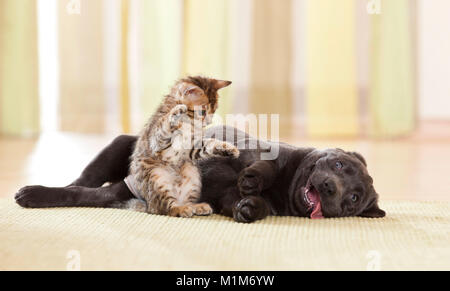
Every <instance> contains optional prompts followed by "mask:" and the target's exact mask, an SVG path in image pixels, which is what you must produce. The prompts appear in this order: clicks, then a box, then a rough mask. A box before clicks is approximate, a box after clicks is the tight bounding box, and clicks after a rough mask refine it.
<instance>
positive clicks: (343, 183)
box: [15, 127, 385, 223]
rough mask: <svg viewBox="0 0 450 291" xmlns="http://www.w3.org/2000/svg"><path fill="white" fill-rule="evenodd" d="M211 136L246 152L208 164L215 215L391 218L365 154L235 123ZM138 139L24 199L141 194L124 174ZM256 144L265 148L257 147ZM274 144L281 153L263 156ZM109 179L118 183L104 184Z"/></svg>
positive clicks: (26, 203) (206, 191)
mask: <svg viewBox="0 0 450 291" xmlns="http://www.w3.org/2000/svg"><path fill="white" fill-rule="evenodd" d="M207 136H208V137H214V138H219V139H222V140H225V139H226V140H227V141H228V142H234V144H235V145H237V146H238V148H239V149H240V151H241V155H240V157H239V159H232V158H228V157H223V158H214V159H210V160H207V161H204V162H202V163H201V164H200V168H201V172H202V183H203V189H202V195H201V202H207V203H209V204H210V205H211V206H212V207H213V209H214V212H215V213H219V214H223V215H226V216H230V217H233V218H234V219H235V220H236V221H238V222H247V223H249V222H253V221H256V220H259V219H263V218H265V217H266V216H268V215H280V216H288V215H289V216H300V217H311V218H322V217H345V216H362V217H373V218H375V217H384V216H385V212H384V211H383V210H381V209H380V208H379V207H378V203H377V201H378V194H377V193H376V192H375V189H374V187H373V180H372V178H371V177H370V176H369V174H368V172H367V167H366V162H365V160H364V158H363V157H362V156H361V155H360V154H358V153H354V152H345V151H343V150H340V149H329V150H317V149H313V148H297V147H293V146H290V145H287V144H283V143H263V142H260V141H257V140H255V139H253V138H251V137H250V136H248V135H247V134H245V133H244V132H241V131H238V130H237V129H235V128H231V127H215V128H211V129H209V130H208V131H207ZM230 137H232V138H233V139H234V141H233V140H230ZM136 140H137V137H135V136H120V137H118V138H116V139H115V140H114V141H113V142H112V143H111V144H110V145H109V146H108V147H106V148H105V149H104V150H103V151H102V152H101V153H100V154H99V155H98V156H97V157H96V158H95V159H94V160H93V161H92V162H91V163H90V164H89V165H88V166H87V168H86V169H85V170H84V171H83V173H82V174H81V176H80V178H78V179H77V180H76V181H75V182H74V183H72V184H71V185H69V186H67V187H64V188H47V187H43V186H29V187H25V188H23V189H21V190H20V191H19V192H18V193H17V194H16V196H15V199H16V202H17V203H18V204H19V205H21V206H23V207H28V208H47V207H114V205H117V202H126V201H128V200H130V199H134V198H135V197H134V196H133V194H132V193H131V192H130V191H129V189H128V188H127V186H126V184H125V183H124V182H123V179H124V178H125V177H126V176H127V174H128V166H129V160H130V156H131V154H132V152H133V149H134V145H135V143H136ZM252 142H255V143H256V144H257V147H256V148H254V149H253V148H252V149H249V148H251V147H250V145H251V144H254V143H252ZM273 147H277V151H276V153H277V156H276V157H274V159H272V160H262V159H261V155H262V154H263V153H264V152H266V153H267V151H271V150H272V148H273ZM243 148H244V149H243ZM106 182H110V183H112V184H111V185H110V186H106V187H102V185H104V184H105V183H106Z"/></svg>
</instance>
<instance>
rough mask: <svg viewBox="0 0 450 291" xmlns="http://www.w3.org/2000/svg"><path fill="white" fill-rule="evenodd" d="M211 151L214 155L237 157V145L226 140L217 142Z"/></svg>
mask: <svg viewBox="0 0 450 291" xmlns="http://www.w3.org/2000/svg"><path fill="white" fill-rule="evenodd" d="M213 153H214V155H216V156H222V157H233V158H236V159H237V158H239V150H238V149H237V147H235V146H234V145H232V144H231V143H228V142H218V143H217V144H216V146H215V147H214V152H213Z"/></svg>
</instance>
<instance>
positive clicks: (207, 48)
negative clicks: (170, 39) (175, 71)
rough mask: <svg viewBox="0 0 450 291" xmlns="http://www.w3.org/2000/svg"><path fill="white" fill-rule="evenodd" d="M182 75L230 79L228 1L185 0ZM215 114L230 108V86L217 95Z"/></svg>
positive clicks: (222, 112)
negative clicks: (217, 102) (218, 96)
mask: <svg viewBox="0 0 450 291" xmlns="http://www.w3.org/2000/svg"><path fill="white" fill-rule="evenodd" d="M184 3H185V4H184V5H185V6H184V43H183V50H184V51H183V73H184V75H204V76H207V77H213V78H219V79H229V78H230V77H231V70H230V68H229V65H228V64H229V61H230V60H229V58H230V49H229V48H230V45H229V41H230V32H229V11H230V5H231V2H230V1H228V0H214V1H211V0H186V1H185V2H184ZM220 96H221V99H220V100H219V110H218V112H217V113H218V114H220V115H223V114H224V113H227V112H229V111H230V109H231V105H232V102H233V101H232V100H231V94H229V89H224V90H223V92H221V94H220Z"/></svg>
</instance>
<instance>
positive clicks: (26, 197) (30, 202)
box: [14, 186, 48, 208]
mask: <svg viewBox="0 0 450 291" xmlns="http://www.w3.org/2000/svg"><path fill="white" fill-rule="evenodd" d="M47 194H48V192H47V188H46V187H43V186H27V187H24V188H22V189H20V190H19V192H17V193H16V195H15V196H14V199H15V200H16V203H17V204H19V205H20V206H22V207H24V208H39V207H44V206H45V201H46V198H45V197H46V195H47Z"/></svg>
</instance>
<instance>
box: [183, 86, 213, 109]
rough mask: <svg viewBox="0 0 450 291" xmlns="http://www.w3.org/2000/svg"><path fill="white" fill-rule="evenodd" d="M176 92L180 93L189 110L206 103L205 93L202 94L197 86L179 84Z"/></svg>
mask: <svg viewBox="0 0 450 291" xmlns="http://www.w3.org/2000/svg"><path fill="white" fill-rule="evenodd" d="M178 90H179V91H180V94H181V96H182V98H183V99H184V102H185V104H186V105H187V106H188V107H189V108H191V107H193V106H198V105H203V104H206V103H208V98H207V97H206V95H205V92H203V90H202V89H201V88H200V87H198V86H195V85H193V84H190V83H181V84H180V85H179V86H178Z"/></svg>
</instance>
